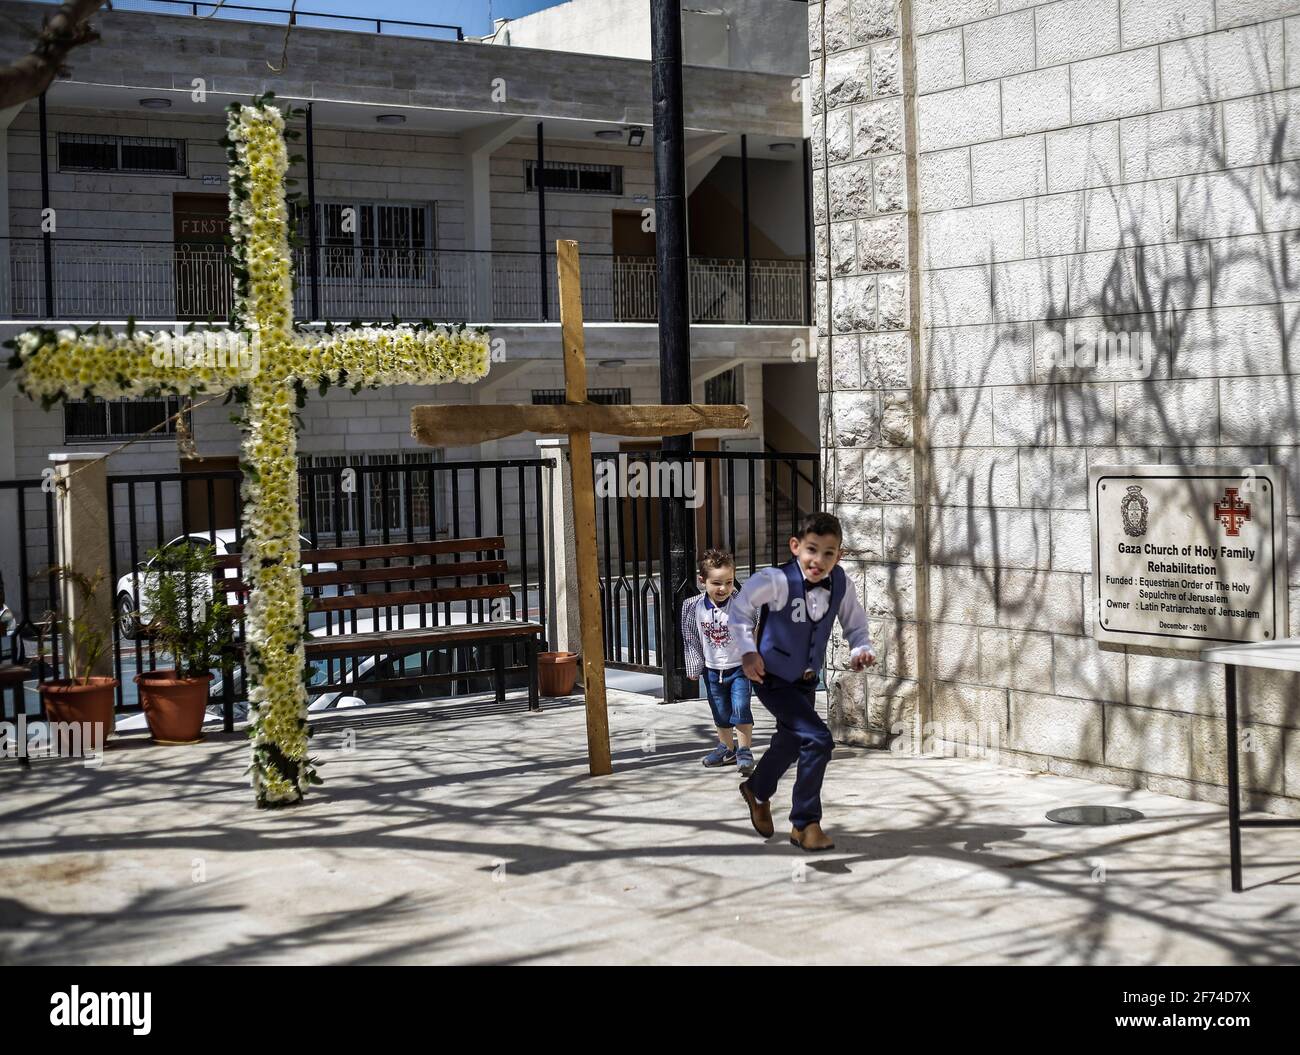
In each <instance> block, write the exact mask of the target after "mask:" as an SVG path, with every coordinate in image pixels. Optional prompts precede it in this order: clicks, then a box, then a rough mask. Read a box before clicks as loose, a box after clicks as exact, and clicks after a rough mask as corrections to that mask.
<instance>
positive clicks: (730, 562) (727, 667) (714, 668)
mask: <svg viewBox="0 0 1300 1055" xmlns="http://www.w3.org/2000/svg"><path fill="white" fill-rule="evenodd" d="M699 571H700V583H701V585H702V586H703V587H704V592H703V593H700V594H697V595H696V596H694V597H691V598H688V599H687V600H686V601H684V602H683V603H682V641H683V643H684V645H685V652H686V676H687V677H688V678H690V679H691V680H692V681H698V680H699V678H700V676H701V675H703V677H704V690H705V694H706V695H707V696H708V698H709V708H710V710H712V711H713V724H714V725H715V726H716V728H717V730H718V746H717V747H715V748H714V749H713V750H712V751H710V752H709V753H708V754H707V755H705V756H704V764H705V765H706V766H708V767H709V768H710V769H712V768H714V767H716V766H729V765H735V766H736V767H737V768H739V769H740V771H741V773H743V774H744V775H745V776H749V775H750V774H751V773H752V772H753V771H754V751H753V733H754V713H753V711H751V710H750V706H749V700H750V692H751V690H750V687H749V679H748V678H746V677H745V672H744V670H743V669H742V668H741V662H740V660H741V651H740V648H739V643H738V638H737V635H736V633H735V632H734V631H733V629H732V627H731V623H730V619H731V615H730V608H731V604H732V595H733V594H734V593H735V590H736V561H735V558H734V557H732V555H731V554H730V553H727V552H725V551H724V550H718V549H710V550H705V552H704V555H703V556H702V557H701V558H700V568H699ZM733 734H734V735H733ZM736 737H739V740H740V743H739V745H737V744H736V739H735V738H736Z"/></svg>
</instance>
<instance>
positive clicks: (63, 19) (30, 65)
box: [0, 0, 104, 109]
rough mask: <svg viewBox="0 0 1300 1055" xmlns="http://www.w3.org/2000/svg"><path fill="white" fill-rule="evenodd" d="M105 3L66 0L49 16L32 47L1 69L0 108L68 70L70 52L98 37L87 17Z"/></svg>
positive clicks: (22, 99) (29, 95) (36, 91)
mask: <svg viewBox="0 0 1300 1055" xmlns="http://www.w3.org/2000/svg"><path fill="white" fill-rule="evenodd" d="M103 6H104V0H66V2H65V3H62V4H60V5H59V7H58V9H57V10H56V11H55V12H54V13H53V14H51V15H49V16H48V17H46V19H45V24H44V25H43V26H42V28H41V32H40V35H39V36H38V37H37V38H36V44H35V46H34V47H33V48H32V50H31V51H30V52H28V53H27V54H26V55H24V56H23V57H22V58H21V59H19V60H18V61H17V62H14V63H12V64H11V65H9V66H6V67H4V68H3V69H0V109H3V108H5V107H9V106H16V105H18V104H20V103H25V102H27V100H29V99H35V98H36V97H37V96H38V95H40V94H41V92H43V91H45V89H46V88H48V87H49V86H50V84H51V83H52V82H53V81H54V78H55V77H57V76H58V75H59V74H60V73H63V72H66V67H65V65H64V62H65V60H66V59H67V57H68V53H69V52H70V51H72V49H73V48H77V47H80V46H81V45H83V44H89V43H90V42H91V41H93V40H98V39H99V33H98V32H97V31H96V30H95V29H94V28H93V27H92V26H91V25H90V24H89V21H88V20H89V19H90V17H91V16H92V15H94V14H95V12H97V11H98V10H99V9H100V8H101V7H103Z"/></svg>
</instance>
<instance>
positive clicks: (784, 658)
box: [758, 560, 848, 681]
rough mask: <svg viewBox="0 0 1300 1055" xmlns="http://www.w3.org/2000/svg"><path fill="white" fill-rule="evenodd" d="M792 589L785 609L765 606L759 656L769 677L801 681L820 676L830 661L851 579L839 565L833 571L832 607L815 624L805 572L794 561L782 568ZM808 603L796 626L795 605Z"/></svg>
mask: <svg viewBox="0 0 1300 1055" xmlns="http://www.w3.org/2000/svg"><path fill="white" fill-rule="evenodd" d="M780 570H781V571H782V572H784V573H785V579H786V582H787V583H788V585H789V593H788V598H787V600H786V603H785V607H784V608H781V609H779V610H773V609H771V608H769V607H768V606H767V605H764V606H763V611H762V614H761V615H760V617H759V625H758V654H759V655H760V656H762V657H763V666H764V667H765V668H766V669H767V670H768V672H769V673H772V674H775V675H776V676H777V677H778V678H781V679H783V680H785V681H800V680H802V678H803V674H804V671H805V670H811V671H812V672H813V673H814V674H819V673H820V672H821V669H822V661H823V660H824V659H825V657H826V646H827V645H828V644H829V643H830V640H831V628H832V626H833V625H834V623H835V617H836V615H837V614H838V613H839V610H840V601H842V600H843V599H844V591H845V589H847V585H848V576H846V575H845V574H844V569H843V568H841V567H840V566H839V565H838V564H837V565H836V566H835V567H834V568H832V569H831V589H830V594H831V603H830V606H829V607H828V608H827V609H826V614H825V615H824V616H822V617H821V618H820V619H818V620H817V621H816V622H813V620H812V618H811V616H810V615H808V608H807V601H806V599H805V598H804V586H803V569H802V568H801V567H799V562H798V561H795V560H792V561H790V562H789V563H787V564H782V565H781V568H780ZM797 600H804V604H803V605H800V606H799V607H800V608H801V609H802V610H803V612H804V619H803V622H795V620H794V613H795V601H797Z"/></svg>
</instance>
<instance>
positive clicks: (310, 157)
mask: <svg viewBox="0 0 1300 1055" xmlns="http://www.w3.org/2000/svg"><path fill="white" fill-rule="evenodd" d="M313 127H314V123H313V121H312V104H311V103H308V104H307V241H308V249H307V251H308V253H309V254H310V255H311V318H312V321H313V322H316V321H319V319H320V260H319V259H318V257H317V253H318V250H317V248H316V247H317V245H318V244H319V243H318V241H317V234H316V142H315V139H314V138H313V137H312V131H313Z"/></svg>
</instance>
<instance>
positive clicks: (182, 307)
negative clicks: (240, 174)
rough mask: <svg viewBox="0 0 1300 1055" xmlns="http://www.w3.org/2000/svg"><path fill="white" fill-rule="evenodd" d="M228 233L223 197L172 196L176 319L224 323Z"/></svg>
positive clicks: (228, 289) (227, 310)
mask: <svg viewBox="0 0 1300 1055" xmlns="http://www.w3.org/2000/svg"><path fill="white" fill-rule="evenodd" d="M229 233H230V216H229V207H228V202H227V198H226V195H224V194H174V195H172V240H173V242H174V243H175V271H176V317H177V318H178V319H214V320H223V319H225V318H227V317H228V316H229V315H230V309H231V286H230V282H231V278H230V263H229V253H228V252H227V248H226V236H227V235H228V234H229Z"/></svg>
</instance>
